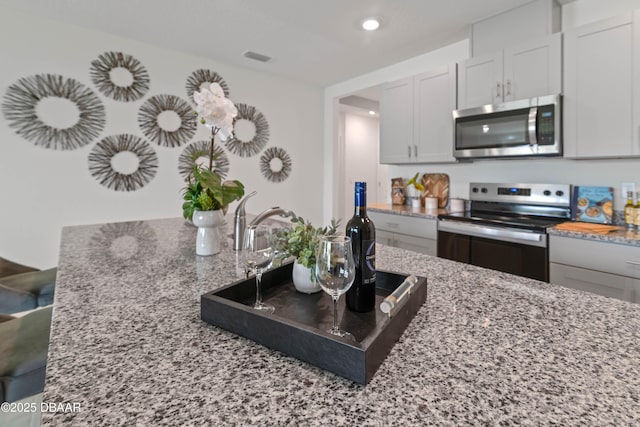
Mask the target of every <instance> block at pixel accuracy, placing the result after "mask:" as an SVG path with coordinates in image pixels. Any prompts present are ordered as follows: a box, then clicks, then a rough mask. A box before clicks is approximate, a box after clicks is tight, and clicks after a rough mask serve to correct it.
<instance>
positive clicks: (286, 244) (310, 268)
mask: <svg viewBox="0 0 640 427" xmlns="http://www.w3.org/2000/svg"><path fill="white" fill-rule="evenodd" d="M291 222H292V223H293V227H292V228H285V229H284V230H283V231H281V232H280V233H279V234H278V243H277V249H278V250H279V251H282V252H285V253H287V254H288V255H290V256H293V257H295V261H294V263H293V284H294V286H295V288H296V290H298V291H299V292H303V293H307V294H312V293H315V292H319V291H321V290H322V289H321V288H320V285H318V284H317V283H316V277H315V272H314V269H315V266H316V248H317V247H318V244H319V243H320V238H321V237H322V236H324V235H330V234H335V233H336V231H337V230H338V227H339V225H340V220H338V221H336V220H335V219H332V220H331V225H330V226H328V227H322V228H316V227H314V226H313V225H311V223H310V222H309V221H306V222H305V220H304V219H303V218H302V217H299V216H295V215H294V216H293V218H291Z"/></svg>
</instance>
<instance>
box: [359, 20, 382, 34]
mask: <svg viewBox="0 0 640 427" xmlns="http://www.w3.org/2000/svg"><path fill="white" fill-rule="evenodd" d="M379 27H380V20H378V19H376V18H367V19H365V20H364V21H362V28H364V29H365V30H367V31H373V30H377V29H378V28H379Z"/></svg>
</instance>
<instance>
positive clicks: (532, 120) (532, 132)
mask: <svg viewBox="0 0 640 427" xmlns="http://www.w3.org/2000/svg"><path fill="white" fill-rule="evenodd" d="M537 121H538V107H531V108H530V109H529V145H530V146H531V149H532V150H535V149H537V148H538V137H537V135H536V123H537Z"/></svg>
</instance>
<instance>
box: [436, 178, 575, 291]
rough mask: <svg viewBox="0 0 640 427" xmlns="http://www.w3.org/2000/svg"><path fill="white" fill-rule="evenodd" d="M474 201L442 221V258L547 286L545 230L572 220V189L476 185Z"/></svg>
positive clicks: (472, 191) (471, 187)
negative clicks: (533, 280)
mask: <svg viewBox="0 0 640 427" xmlns="http://www.w3.org/2000/svg"><path fill="white" fill-rule="evenodd" d="M469 200H470V205H471V209H470V211H467V212H454V213H449V214H442V215H439V216H438V220H439V221H438V256H439V257H442V258H448V259H452V260H454V261H460V262H465V263H468V264H473V265H478V266H481V267H486V268H491V269H494V270H498V271H504V272H507V273H512V274H517V275H520V276H525V277H530V278H532V279H538V280H542V281H545V282H548V281H549V248H548V238H547V237H548V236H547V232H546V229H547V228H548V227H551V226H553V225H556V224H558V223H561V222H564V221H567V220H569V218H570V217H571V186H570V185H566V184H502V183H471V184H469Z"/></svg>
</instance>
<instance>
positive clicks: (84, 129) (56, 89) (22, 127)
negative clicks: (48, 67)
mask: <svg viewBox="0 0 640 427" xmlns="http://www.w3.org/2000/svg"><path fill="white" fill-rule="evenodd" d="M50 102H53V103H54V104H55V103H62V104H60V105H57V104H55V105H53V106H52V105H49V108H48V109H47V108H45V107H46V106H47V105H46V104H47V103H50ZM60 106H63V107H65V108H59V107H60ZM69 107H70V108H71V110H73V111H71V110H70V109H69ZM2 111H3V113H4V116H5V117H6V119H7V121H8V122H9V126H10V127H12V128H14V129H15V130H16V133H17V134H18V135H20V136H22V137H23V138H25V139H27V140H28V141H31V142H33V143H34V144H35V145H37V146H41V147H44V148H50V149H53V150H75V149H76V148H79V147H83V146H85V145H87V144H89V143H90V142H91V141H92V140H93V139H95V138H97V137H98V135H100V132H101V131H102V130H103V129H104V126H105V123H106V115H105V109H104V105H103V104H102V102H101V101H100V99H99V98H98V96H97V95H96V94H95V93H94V92H93V91H92V90H91V89H89V88H88V87H87V86H85V85H83V84H82V83H80V82H78V81H77V80H74V79H70V78H66V77H63V76H60V75H57V74H37V75H34V76H30V77H24V78H21V79H19V80H18V81H17V82H16V83H14V84H12V85H11V86H9V88H8V89H7V92H6V93H5V96H4V101H3V102H2ZM43 115H44V116H45V117H42V116H43ZM62 116H68V117H62ZM61 120H62V121H63V122H64V123H63V124H61V123H60V121H61ZM52 123H53V124H52Z"/></svg>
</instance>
